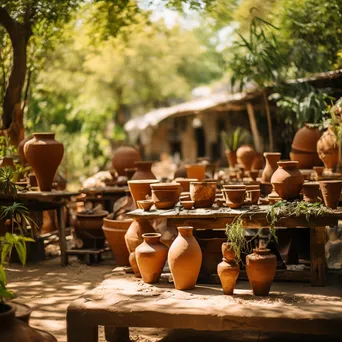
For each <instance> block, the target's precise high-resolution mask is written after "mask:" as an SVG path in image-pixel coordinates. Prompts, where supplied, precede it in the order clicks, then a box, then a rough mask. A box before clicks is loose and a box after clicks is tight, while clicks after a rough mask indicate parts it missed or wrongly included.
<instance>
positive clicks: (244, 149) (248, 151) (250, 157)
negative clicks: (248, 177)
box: [236, 145, 255, 171]
mask: <svg viewBox="0 0 342 342" xmlns="http://www.w3.org/2000/svg"><path fill="white" fill-rule="evenodd" d="M236 157H237V161H238V163H239V164H241V165H242V166H243V167H244V169H245V171H250V170H251V169H252V165H253V161H254V157H255V151H254V148H253V147H252V146H250V145H242V146H241V147H239V148H238V149H237V151H236Z"/></svg>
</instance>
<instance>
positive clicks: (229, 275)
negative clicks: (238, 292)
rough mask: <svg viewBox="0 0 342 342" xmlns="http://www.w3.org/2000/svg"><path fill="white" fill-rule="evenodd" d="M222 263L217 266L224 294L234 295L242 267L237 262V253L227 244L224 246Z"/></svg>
mask: <svg viewBox="0 0 342 342" xmlns="http://www.w3.org/2000/svg"><path fill="white" fill-rule="evenodd" d="M221 249H222V255H223V258H222V262H221V263H219V264H218V265H217V274H218V276H219V278H220V281H221V284H222V288H223V293H224V294H226V295H232V294H233V292H234V287H235V284H236V280H237V278H238V276H239V273H240V266H239V264H238V263H237V262H236V260H235V252H234V249H233V248H232V247H231V245H230V244H229V243H227V242H224V243H223V244H222V247H221Z"/></svg>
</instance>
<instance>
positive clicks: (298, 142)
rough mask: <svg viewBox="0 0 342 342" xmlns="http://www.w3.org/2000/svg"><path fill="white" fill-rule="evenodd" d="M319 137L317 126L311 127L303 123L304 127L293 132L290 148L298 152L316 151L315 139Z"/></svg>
mask: <svg viewBox="0 0 342 342" xmlns="http://www.w3.org/2000/svg"><path fill="white" fill-rule="evenodd" d="M320 137H321V132H320V131H319V129H318V127H311V126H310V125H308V124H305V126H304V127H302V128H301V129H299V130H298V131H297V133H296V134H295V136H294V138H293V142H292V148H293V149H295V150H297V151H300V152H311V153H317V151H316V145H317V141H318V140H319V139H320Z"/></svg>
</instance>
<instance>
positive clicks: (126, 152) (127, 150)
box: [112, 146, 141, 176]
mask: <svg viewBox="0 0 342 342" xmlns="http://www.w3.org/2000/svg"><path fill="white" fill-rule="evenodd" d="M140 160H141V156H140V153H139V151H138V150H137V149H135V148H134V147H132V146H121V147H119V148H118V149H116V151H115V153H114V155H113V158H112V165H113V168H114V169H115V170H116V172H117V173H118V175H119V176H125V169H130V168H134V167H135V165H134V162H136V161H140Z"/></svg>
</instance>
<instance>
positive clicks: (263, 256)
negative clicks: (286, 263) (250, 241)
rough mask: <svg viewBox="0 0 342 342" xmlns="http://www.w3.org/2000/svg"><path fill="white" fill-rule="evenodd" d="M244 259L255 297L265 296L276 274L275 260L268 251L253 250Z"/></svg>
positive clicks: (264, 249) (261, 249)
mask: <svg viewBox="0 0 342 342" xmlns="http://www.w3.org/2000/svg"><path fill="white" fill-rule="evenodd" d="M253 252H254V253H253V254H249V255H247V257H246V272H247V277H248V280H249V283H250V285H251V288H252V290H253V294H254V295H255V296H267V295H268V294H269V292H270V289H271V285H272V282H273V279H274V276H275V273H276V267H277V259H276V256H275V255H274V254H272V253H271V251H270V250H269V249H266V248H259V249H254V250H253Z"/></svg>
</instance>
